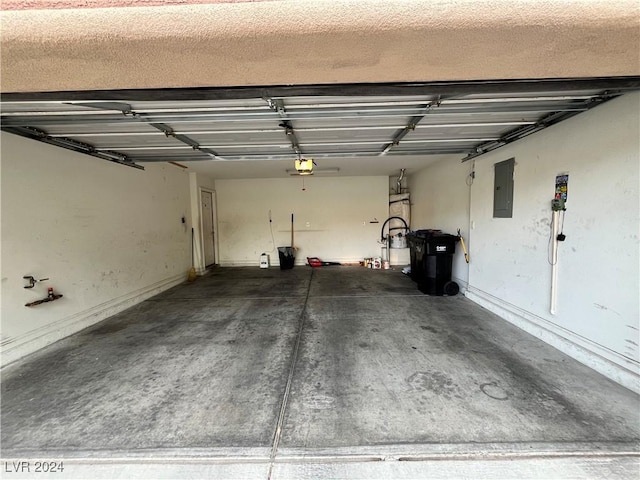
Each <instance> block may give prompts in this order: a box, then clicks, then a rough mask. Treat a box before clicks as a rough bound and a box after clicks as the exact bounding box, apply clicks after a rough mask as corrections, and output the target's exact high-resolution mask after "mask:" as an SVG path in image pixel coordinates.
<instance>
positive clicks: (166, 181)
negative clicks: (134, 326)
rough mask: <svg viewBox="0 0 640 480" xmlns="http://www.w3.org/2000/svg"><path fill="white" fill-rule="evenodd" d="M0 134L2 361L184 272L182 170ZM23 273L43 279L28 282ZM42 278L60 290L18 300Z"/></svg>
mask: <svg viewBox="0 0 640 480" xmlns="http://www.w3.org/2000/svg"><path fill="white" fill-rule="evenodd" d="M1 139H2V157H1V158H2V163H1V168H2V342H3V348H2V360H3V364H6V363H8V362H10V361H13V360H15V359H16V358H19V357H21V356H23V355H25V354H28V353H30V352H33V351H35V350H37V349H38V348H41V347H43V346H45V345H47V344H49V343H51V342H53V341H56V340H58V339H60V338H62V337H64V336H66V335H69V334H71V333H73V332H75V331H78V330H80V329H82V328H84V327H87V326H88V325H91V324H92V323H95V322H97V321H99V320H102V319H104V318H106V317H108V316H109V315H112V314H114V313H116V312H117V311H120V310H122V309H124V308H126V307H128V306H131V305H133V304H135V303H137V302H139V301H141V300H142V299H144V298H147V297H149V296H151V295H152V294H155V293H158V292H160V291H162V290H163V289H166V288H169V287H170V286H172V285H175V284H177V283H179V282H180V281H183V280H185V279H186V276H187V272H188V268H189V262H190V261H191V259H190V252H189V246H190V231H191V230H190V225H189V218H190V213H191V212H190V205H189V180H188V174H187V173H186V172H185V171H183V170H182V169H180V168H178V167H176V166H173V165H167V164H164V165H158V164H147V165H146V167H145V168H146V170H145V171H141V170H136V169H133V168H129V167H125V166H122V165H117V164H114V163H110V162H107V161H104V160H100V159H97V158H93V157H89V156H86V155H82V154H79V153H75V152H71V151H69V150H63V149H60V148H57V147H53V146H50V145H46V144H43V143H39V142H36V141H32V140H28V139H25V138H21V137H17V136H14V135H11V134H6V133H2V137H1ZM183 216H184V217H185V218H186V222H187V223H185V224H183V223H182V222H181V218H182V217H183ZM23 275H33V276H35V277H36V278H42V277H49V278H50V280H49V281H46V282H42V283H38V284H37V286H36V287H35V288H33V289H31V290H28V289H24V288H23V285H24V281H23V279H22V277H23ZM47 286H52V287H54V289H55V291H56V292H59V293H61V294H63V295H64V297H63V298H62V299H60V300H57V301H54V302H51V303H45V304H42V305H39V306H36V307H30V308H28V307H25V306H24V305H25V303H27V302H31V301H34V300H37V299H40V298H44V297H46V294H47V290H46V287H47Z"/></svg>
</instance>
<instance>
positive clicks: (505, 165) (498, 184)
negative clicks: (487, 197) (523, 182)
mask: <svg viewBox="0 0 640 480" xmlns="http://www.w3.org/2000/svg"><path fill="white" fill-rule="evenodd" d="M514 165H515V158H510V159H509V160H505V161H504V162H499V163H496V164H495V165H494V167H495V172H494V173H495V177H494V182H493V218H511V217H512V216H513V166H514Z"/></svg>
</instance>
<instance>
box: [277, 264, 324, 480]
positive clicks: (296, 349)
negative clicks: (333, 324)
mask: <svg viewBox="0 0 640 480" xmlns="http://www.w3.org/2000/svg"><path fill="white" fill-rule="evenodd" d="M312 280H313V268H312V269H311V276H310V277H309V286H308V287H307V294H306V296H305V298H304V305H303V306H302V311H301V312H300V317H299V318H298V334H297V336H296V342H295V345H294V347H293V355H292V357H291V364H290V365H289V375H288V376H287V385H286V387H285V389H284V395H283V396H282V405H281V406H280V414H279V415H278V423H277V424H276V431H275V433H274V435H273V446H272V448H271V456H270V459H269V473H268V474H267V480H271V474H272V472H273V464H274V462H275V459H276V454H277V453H278V445H279V444H280V437H281V436H282V424H283V423H284V415H285V412H286V411H287V404H288V402H289V394H290V393H291V384H292V383H293V374H294V372H295V369H296V364H297V363H298V353H299V351H300V342H301V341H302V331H303V329H304V319H305V316H306V314H307V303H308V302H309V293H310V292H311V282H312Z"/></svg>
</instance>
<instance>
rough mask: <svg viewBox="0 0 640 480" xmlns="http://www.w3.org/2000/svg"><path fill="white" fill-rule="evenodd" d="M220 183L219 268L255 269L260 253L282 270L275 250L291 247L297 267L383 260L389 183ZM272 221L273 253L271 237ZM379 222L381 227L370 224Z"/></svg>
mask: <svg viewBox="0 0 640 480" xmlns="http://www.w3.org/2000/svg"><path fill="white" fill-rule="evenodd" d="M304 182H305V187H306V190H305V191H302V178H301V177H292V178H284V179H253V180H217V181H216V201H217V210H218V232H219V248H220V263H221V265H223V266H224V265H255V266H256V267H258V264H259V262H258V260H259V256H260V254H261V253H263V252H266V253H268V254H269V255H270V259H271V265H272V266H278V265H279V259H278V252H277V247H282V246H289V245H290V244H291V214H292V213H293V214H294V224H295V239H294V243H295V245H296V246H297V247H298V249H299V250H298V251H297V253H296V263H297V264H304V263H306V257H319V258H321V259H322V260H324V261H339V262H356V261H358V260H362V258H363V257H370V256H380V247H381V245H379V244H378V243H377V241H378V239H379V237H380V228H381V226H382V223H383V222H384V221H385V220H386V218H387V215H388V211H389V205H388V202H389V194H388V188H389V185H388V184H389V179H388V177H336V178H323V177H307V178H305V180H304ZM270 210H271V217H272V220H273V224H272V227H273V235H274V240H275V247H276V249H274V245H273V243H272V239H271V233H270V231H269V211H270ZM373 220H377V221H379V222H380V223H369V222H371V221H373Z"/></svg>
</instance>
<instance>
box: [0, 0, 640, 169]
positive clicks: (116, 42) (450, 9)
mask: <svg viewBox="0 0 640 480" xmlns="http://www.w3.org/2000/svg"><path fill="white" fill-rule="evenodd" d="M133 3H136V2H132V1H128V0H99V1H97V2H88V1H77V2H73V1H71V0H48V1H45V2H34V1H18V0H5V1H4V2H3V4H2V8H3V9H4V11H2V12H1V13H0V15H1V21H2V29H1V37H0V39H1V42H2V43H1V47H2V56H1V67H2V78H1V80H2V82H1V84H0V88H1V90H2V92H37V91H61V90H103V89H104V90H114V89H138V88H168V87H187V88H188V87H216V86H246V85H249V86H250V85H300V84H333V83H343V84H344V83H381V82H431V81H450V80H489V79H523V78H532V79H535V78H573V77H607V76H626V75H639V74H640V2H638V1H637V0H620V1H616V2H612V1H610V0H520V1H513V0H439V1H438V0H413V1H396V0H368V1H362V0H357V1H356V0H353V1H348V0H331V1H326V0H312V1H306V0H288V1H259V2H246V1H235V2H224V1H222V2H212V3H210V4H207V3H206V2H203V1H201V0H197V1H195V2H190V1H188V0H187V1H184V2H183V1H178V0H168V1H162V0H150V1H149V2H145V3H146V4H147V5H151V6H145V7H131V6H130V5H132V4H133ZM177 3H179V4H180V5H171V6H159V4H177ZM36 4H37V6H38V7H39V8H42V7H43V6H44V7H46V8H47V9H33V8H34V5H36ZM96 6H109V7H111V8H95V7H96ZM69 7H78V8H69ZM85 7H94V8H85ZM11 9H13V10H11ZM365 160H366V159H357V161H356V159H344V160H343V162H344V163H343V167H342V169H341V174H345V172H347V171H354V172H360V173H362V171H361V170H362V169H363V168H367V169H368V170H367V172H366V173H367V174H371V173H372V172H374V171H375V172H377V171H380V172H385V171H388V170H394V171H395V170H396V169H397V159H396V161H395V162H394V164H393V165H392V164H389V163H385V162H386V161H388V160H385V159H384V157H380V158H378V159H376V160H375V161H373V160H372V161H370V162H368V163H367V162H366V161H365ZM332 161H334V162H337V160H335V159H334V160H332ZM424 161H426V160H425V159H424V158H423V160H422V163H421V161H420V159H419V158H417V159H413V158H407V159H406V161H405V162H404V164H403V165H402V166H404V167H407V168H414V167H415V168H418V167H419V166H420V165H423V163H424ZM214 163H215V162H206V163H202V164H201V165H200V166H198V167H195V166H194V167H193V168H205V169H206V168H208V170H207V171H206V173H208V174H210V175H212V176H214V177H216V176H217V177H219V178H223V177H236V178H237V177H238V176H242V175H243V172H246V171H247V170H246V168H245V167H244V166H243V165H241V164H239V163H234V165H230V164H227V165H216V166H215V168H214V167H213V164H214ZM409 163H411V165H409ZM280 164H282V165H280ZM285 164H286V162H283V161H273V162H265V163H264V165H262V166H260V167H259V168H258V167H255V165H254V166H252V168H258V170H259V169H269V168H271V169H277V170H278V171H281V170H282V166H284V165H285ZM194 165H195V163H194ZM209 165H211V166H210V167H208V166H209ZM258 170H254V174H253V175H252V176H274V173H273V172H274V171H275V170H271V173H269V172H268V171H266V170H265V172H262V173H258ZM260 172H261V171H260ZM354 174H359V173H354ZM383 174H384V173H383ZM278 176H279V175H278Z"/></svg>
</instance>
